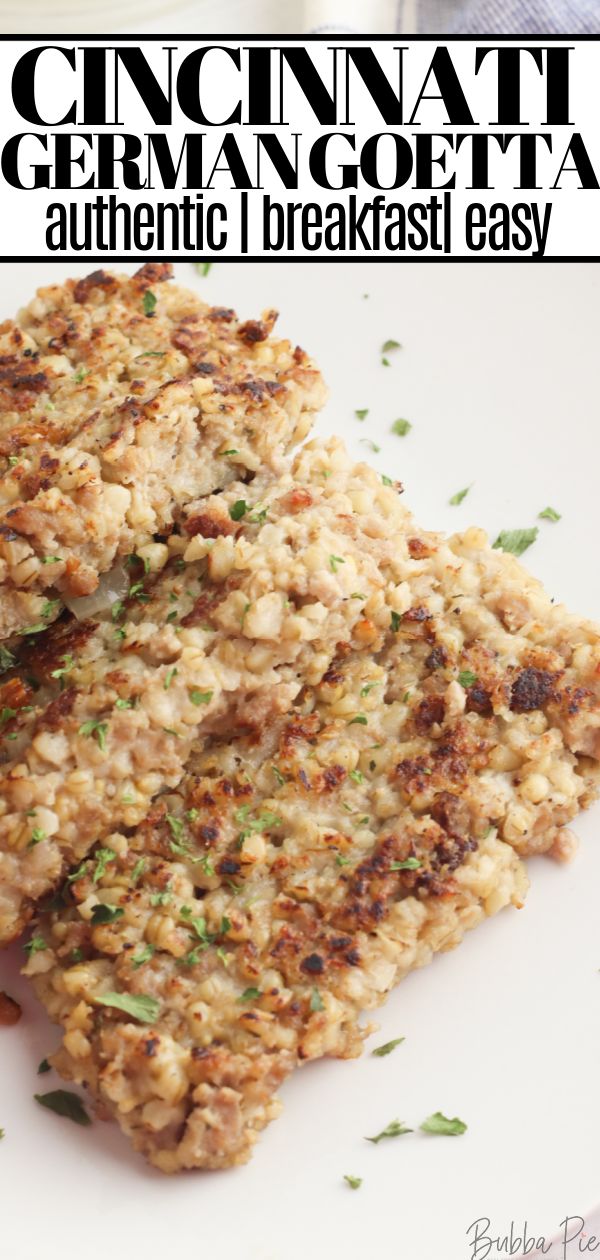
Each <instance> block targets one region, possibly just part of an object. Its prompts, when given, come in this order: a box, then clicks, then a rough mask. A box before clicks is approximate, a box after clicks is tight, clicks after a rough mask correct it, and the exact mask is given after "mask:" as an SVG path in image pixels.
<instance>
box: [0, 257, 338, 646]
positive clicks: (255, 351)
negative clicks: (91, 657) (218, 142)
mask: <svg viewBox="0 0 600 1260" xmlns="http://www.w3.org/2000/svg"><path fill="white" fill-rule="evenodd" d="M170 275H171V268H170V266H169V265H167V264H163V263H161V264H146V265H145V266H144V267H142V268H141V270H140V271H138V272H137V273H136V274H135V275H134V276H133V277H128V276H120V277H119V276H114V275H111V274H108V273H106V272H104V271H97V272H94V273H93V274H92V275H91V276H88V277H87V278H86V279H85V280H79V281H77V282H76V281H73V280H69V281H67V282H66V283H65V284H64V285H54V286H51V287H49V288H46V289H41V290H40V291H39V293H38V295H37V297H36V298H35V299H34V301H33V302H32V303H31V304H30V306H29V307H27V308H26V309H25V310H24V311H23V312H22V313H21V315H20V316H19V318H18V320H17V322H16V323H13V322H12V321H7V322H6V323H5V324H4V325H2V326H1V327H0V639H3V638H4V639H5V638H7V637H10V636H14V635H17V634H20V633H22V632H23V631H24V630H25V628H26V627H28V626H30V625H32V624H35V623H36V622H38V621H39V619H40V616H42V615H43V610H44V608H45V606H46V599H45V596H44V592H47V591H48V589H49V588H52V594H53V596H54V597H56V596H58V597H60V598H65V599H67V600H72V599H76V598H79V597H82V596H87V595H89V594H91V593H92V592H93V591H94V590H95V589H96V587H97V585H98V579H99V575H100V574H102V573H104V572H106V571H107V570H108V569H110V567H111V566H112V564H113V563H114V561H115V557H118V556H122V555H124V554H126V553H128V552H132V551H139V550H140V549H142V548H144V547H146V546H148V545H149V546H150V547H151V545H152V542H153V539H154V536H155V535H157V534H159V535H162V534H167V533H169V532H170V531H171V530H172V529H173V527H174V525H176V524H177V522H178V521H179V520H180V519H181V518H182V517H185V515H186V512H187V513H188V514H189V513H190V512H192V513H193V512H194V511H195V509H194V507H193V506H192V505H194V503H195V502H196V501H197V500H198V499H200V498H201V497H202V496H204V495H208V494H211V493H213V492H214V491H215V490H218V489H220V488H222V487H224V486H226V485H228V484H229V483H231V482H233V481H236V480H238V479H241V478H243V479H244V480H246V479H248V478H251V477H252V476H253V475H254V474H255V473H256V471H257V470H258V469H262V470H263V471H266V470H272V471H273V470H274V471H280V470H281V469H282V462H281V461H282V456H283V454H284V452H285V451H287V450H289V449H290V448H291V447H292V446H293V445H294V443H296V442H298V441H300V440H301V439H302V438H304V437H305V436H306V434H307V433H308V431H309V429H310V425H311V422H312V416H313V413H314V411H315V409H317V408H318V407H320V406H321V404H322V402H323V399H324V395H325V391H324V386H323V382H322V379H321V376H320V374H319V372H318V371H317V370H316V368H315V367H314V365H313V364H312V363H311V361H310V360H309V359H308V357H307V356H306V355H305V354H304V352H303V351H302V350H300V349H299V348H294V346H292V345H291V344H290V342H288V341H278V340H276V339H275V338H273V337H272V336H271V330H272V327H273V324H274V322H275V318H276V312H273V311H268V312H266V313H265V314H264V316H263V317H262V319H261V320H256V321H247V322H245V323H241V322H240V321H239V320H238V319H237V317H236V315H235V312H234V311H231V310H228V309H225V308H222V307H210V306H208V305H206V303H204V302H202V301H201V300H200V299H199V298H198V296H197V295H196V294H194V293H190V292H188V291H186V290H184V289H180V288H178V287H177V286H175V285H171V284H168V283H167V281H168V280H169V277H170ZM55 608H56V610H57V611H58V609H59V608H60V603H57V604H56V605H55Z"/></svg>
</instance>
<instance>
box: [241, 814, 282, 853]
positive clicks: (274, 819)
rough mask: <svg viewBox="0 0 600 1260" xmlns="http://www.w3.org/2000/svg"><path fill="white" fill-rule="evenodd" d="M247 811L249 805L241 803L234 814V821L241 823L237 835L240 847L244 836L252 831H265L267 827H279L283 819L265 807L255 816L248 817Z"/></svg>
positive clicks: (249, 834)
mask: <svg viewBox="0 0 600 1260" xmlns="http://www.w3.org/2000/svg"><path fill="white" fill-rule="evenodd" d="M249 813H250V806H249V805H241V806H240V808H239V809H236V811H235V814H234V818H235V821H236V822H237V823H241V824H242V831H240V834H239V836H238V846H239V847H241V845H242V844H243V842H244V840H245V839H246V837H247V836H251V835H252V834H253V833H254V832H261V831H265V830H266V829H267V828H268V827H281V825H282V822H283V819H282V818H280V817H279V815H278V814H274V813H273V812H272V810H270V809H265V810H264V811H263V813H262V814H259V815H258V817H257V818H249V817H248V815H249Z"/></svg>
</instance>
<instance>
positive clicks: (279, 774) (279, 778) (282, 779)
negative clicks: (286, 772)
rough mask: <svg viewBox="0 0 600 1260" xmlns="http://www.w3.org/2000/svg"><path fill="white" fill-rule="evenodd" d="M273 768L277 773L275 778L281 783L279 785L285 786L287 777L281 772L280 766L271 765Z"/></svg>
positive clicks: (274, 772)
mask: <svg viewBox="0 0 600 1260" xmlns="http://www.w3.org/2000/svg"><path fill="white" fill-rule="evenodd" d="M271 770H272V771H273V774H274V775H275V778H276V780H277V783H278V784H279V787H283V785H284V783H285V779H284V777H283V775H282V773H281V770H280V769H279V766H271Z"/></svg>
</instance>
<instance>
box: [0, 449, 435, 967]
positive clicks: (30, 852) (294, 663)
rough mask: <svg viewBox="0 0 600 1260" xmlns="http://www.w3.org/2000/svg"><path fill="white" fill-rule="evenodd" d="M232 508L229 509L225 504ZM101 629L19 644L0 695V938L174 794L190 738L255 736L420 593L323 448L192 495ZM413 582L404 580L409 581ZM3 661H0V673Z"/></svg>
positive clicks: (391, 539)
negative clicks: (285, 468) (217, 733)
mask: <svg viewBox="0 0 600 1260" xmlns="http://www.w3.org/2000/svg"><path fill="white" fill-rule="evenodd" d="M242 496H243V497H242ZM201 509H202V510H201V511H200V512H199V513H196V514H194V515H190V516H189V517H188V519H187V521H186V523H185V525H184V526H183V527H182V532H180V533H177V534H172V535H171V536H170V538H169V539H168V542H165V543H162V544H154V547H153V551H152V564H153V565H154V566H155V569H156V567H159V566H161V565H162V566H163V567H162V568H160V571H159V572H156V571H152V570H150V571H149V572H148V573H146V572H145V567H146V566H145V565H144V564H141V563H140V562H139V561H138V560H135V559H134V563H133V567H132V568H131V570H130V578H129V585H128V589H127V592H126V594H125V596H124V598H123V599H121V600H115V601H114V602H113V604H112V606H111V607H110V608H109V610H108V611H106V612H105V614H104V615H103V616H99V617H98V618H97V619H96V620H94V621H90V620H88V621H84V622H78V621H76V620H75V619H74V618H73V617H70V616H68V615H66V614H65V615H63V617H62V619H61V620H60V621H57V622H56V623H54V624H53V625H52V626H51V627H50V628H48V629H44V627H43V625H40V627H38V629H39V633H37V634H30V635H29V636H27V637H26V638H25V641H24V644H23V646H22V650H21V654H20V657H19V660H18V662H16V663H14V664H13V665H12V667H10V668H9V669H8V671H7V673H6V674H5V676H4V677H5V681H4V683H3V684H2V686H1V688H0V732H1V734H2V739H1V742H0V747H1V749H2V758H3V764H1V765H0V797H1V799H2V812H1V813H0V941H1V942H3V943H6V942H8V941H10V940H11V939H13V938H14V937H15V936H16V935H17V934H18V933H19V931H20V930H21V929H22V927H23V926H24V924H25V922H26V921H27V919H28V918H29V917H30V915H31V913H32V910H33V908H34V905H35V903H36V902H37V901H38V900H39V899H40V898H41V897H43V896H45V894H46V893H47V892H48V891H49V890H50V889H51V888H52V887H53V886H54V885H56V883H57V882H59V881H60V880H61V879H62V878H63V877H64V875H65V874H66V871H67V869H68V868H69V867H70V866H72V865H73V864H77V863H78V862H79V861H80V860H81V859H82V858H83V857H84V856H85V855H86V854H87V852H88V851H89V849H90V848H91V846H92V845H93V844H94V843H95V842H96V841H97V840H99V839H101V838H102V836H104V835H106V834H107V833H108V832H109V831H113V830H115V829H118V828H120V827H123V826H126V827H131V826H135V825H136V824H137V823H138V822H139V821H140V820H141V819H142V818H143V817H144V815H145V813H146V811H147V809H148V806H149V804H150V802H151V801H152V799H153V797H154V796H155V795H156V794H157V792H159V791H161V790H163V789H164V788H165V787H173V786H175V785H176V784H177V782H178V781H179V779H180V778H181V775H182V773H183V769H184V766H185V763H186V760H187V758H188V756H189V754H190V750H191V748H192V746H193V744H194V741H196V740H197V738H198V736H199V734H201V733H202V732H210V731H211V730H214V729H216V728H217V727H219V726H220V727H222V728H223V729H227V723H228V722H231V720H232V719H233V716H234V715H237V719H238V720H245V721H247V722H249V723H251V722H253V721H259V722H260V723H261V724H262V723H264V724H268V723H269V722H270V721H271V720H272V718H273V716H274V715H276V714H277V713H278V712H281V711H285V710H287V709H289V707H290V705H291V704H292V703H293V701H294V699H295V697H296V696H297V695H298V693H299V692H300V690H301V688H302V687H303V686H304V685H307V684H308V685H310V684H311V683H313V682H315V681H318V679H320V678H321V677H322V675H323V674H324V673H325V671H326V670H327V668H328V666H329V664H330V662H331V660H332V658H333V656H334V655H335V653H336V650H337V647H338V644H340V643H349V644H351V645H352V646H355V647H359V646H368V647H370V648H371V649H372V650H377V648H378V647H380V646H381V645H382V643H383V641H384V637H385V634H386V632H387V630H388V628H389V625H390V621H391V618H392V614H393V615H394V616H398V617H399V616H400V615H401V614H402V612H403V611H405V610H406V609H408V608H409V606H410V604H411V603H412V602H413V600H414V599H415V598H420V596H421V595H423V597H424V596H425V594H426V593H427V592H426V589H425V588H426V586H427V583H428V581H429V578H428V576H427V575H425V576H424V577H423V576H422V575H421V572H420V569H419V565H418V564H416V562H415V561H414V560H413V559H412V558H411V555H410V548H409V540H410V538H411V536H412V534H413V525H412V521H411V518H410V515H409V514H408V512H407V511H406V509H405V508H404V507H403V506H402V503H401V501H400V499H399V497H398V494H397V492H396V490H395V489H394V488H391V487H388V486H385V485H383V484H382V482H381V479H380V478H379V477H378V476H377V474H375V473H374V472H373V471H372V470H371V469H369V468H367V467H366V466H365V465H358V466H354V465H353V464H352V461H351V460H350V459H349V458H348V456H347V454H346V452H345V451H344V449H343V447H342V446H341V444H340V443H338V442H337V441H335V440H332V441H330V442H328V443H325V444H318V443H316V444H314V445H313V446H311V447H308V448H305V450H303V451H302V452H301V453H300V454H299V456H298V457H297V459H296V461H295V463H294V466H293V468H292V470H291V471H290V472H288V473H286V474H284V475H282V476H281V477H280V478H275V479H273V478H268V477H266V476H265V477H263V476H259V477H257V478H256V479H255V480H254V481H253V482H252V483H251V484H250V485H249V486H245V485H244V484H242V483H237V484H235V485H234V486H232V487H230V488H228V489H227V490H226V491H225V492H223V493H222V494H220V495H219V496H215V497H213V498H209V499H207V500H204V501H203V502H202V505H201ZM413 578H414V581H413ZM8 664H9V665H11V662H10V661H9V662H8Z"/></svg>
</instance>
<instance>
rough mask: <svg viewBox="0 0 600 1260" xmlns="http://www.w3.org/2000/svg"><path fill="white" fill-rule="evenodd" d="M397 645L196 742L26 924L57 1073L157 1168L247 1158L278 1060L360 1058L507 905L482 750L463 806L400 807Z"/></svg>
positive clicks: (513, 872)
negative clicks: (365, 1014)
mask: <svg viewBox="0 0 600 1260" xmlns="http://www.w3.org/2000/svg"><path fill="white" fill-rule="evenodd" d="M406 646H407V648H408V653H407V655H406V656H404V655H403V653H401V652H398V651H397V650H396V648H394V650H390V651H389V652H388V653H384V654H382V656H381V660H379V659H374V658H373V657H372V656H371V655H370V654H369V653H368V652H362V653H352V652H351V653H350V654H349V655H345V654H344V653H342V654H340V656H339V657H338V658H337V660H336V661H335V663H334V664H333V666H332V667H331V668H330V670H329V671H328V674H327V675H326V676H325V678H324V679H323V682H322V683H321V685H320V686H317V687H316V688H308V689H306V691H305V693H304V695H303V698H302V703H301V704H300V705H299V706H298V707H297V708H296V711H295V712H294V713H293V714H292V715H288V717H286V718H280V719H277V720H275V721H273V722H272V723H271V724H270V725H269V727H268V728H267V729H265V728H264V726H263V725H262V724H260V723H255V725H254V728H253V729H252V730H250V731H248V732H247V733H244V734H240V735H237V736H236V737H235V738H230V737H228V736H224V737H223V738H220V739H219V738H214V739H212V740H211V741H210V743H209V745H208V746H207V747H206V748H205V749H204V751H203V752H201V753H199V754H198V755H197V756H196V757H195V758H194V759H193V762H192V763H191V765H190V767H189V769H188V773H187V775H186V777H185V779H184V781H183V783H182V785H181V787H180V789H179V790H178V791H177V792H175V793H169V794H166V795H165V796H163V797H162V798H160V799H159V800H158V801H156V802H155V803H154V805H153V807H152V809H151V811H150V813H149V815H148V816H147V818H146V820H145V821H144V823H143V824H142V825H141V826H140V827H139V828H138V829H137V830H136V831H135V832H134V833H133V834H132V835H129V836H127V835H125V834H124V833H114V834H112V835H110V836H109V837H108V838H107V840H106V841H105V843H104V845H103V847H102V848H100V849H96V850H95V851H94V853H93V854H91V856H90V858H89V859H88V860H87V861H85V862H84V863H83V865H82V866H81V867H80V868H79V869H78V870H77V871H74V872H72V873H71V875H70V877H69V880H68V882H67V884H66V885H65V888H64V891H63V905H62V907H61V908H60V909H57V910H55V911H54V912H52V913H49V914H46V915H44V916H43V917H42V919H41V921H40V923H39V925H38V927H37V928H36V932H35V936H34V937H33V938H32V941H31V943H30V945H29V947H28V949H29V959H28V962H27V965H26V967H25V973H26V974H27V975H29V976H31V977H32V978H33V982H34V986H35V989H36V992H37V994H38V996H39V997H40V998H41V1000H42V1002H43V1003H44V1005H45V1007H46V1009H47V1011H48V1013H49V1015H50V1016H51V1018H52V1019H53V1020H55V1021H56V1022H58V1023H59V1024H61V1025H62V1026H63V1039H62V1045H61V1047H60V1049H59V1050H58V1051H57V1053H56V1054H55V1055H53V1056H52V1057H51V1061H52V1063H53V1065H54V1066H55V1067H56V1068H57V1070H58V1071H59V1072H60V1073H61V1074H62V1075H63V1076H64V1077H65V1078H66V1079H67V1080H69V1081H74V1082H76V1083H77V1084H79V1085H85V1086H86V1087H87V1088H89V1089H90V1090H91V1092H92V1095H93V1096H94V1098H95V1099H96V1101H97V1102H98V1103H99V1104H100V1107H101V1110H102V1113H103V1114H106V1112H108V1113H110V1114H112V1115H113V1116H114V1117H115V1118H116V1119H117V1120H118V1122H119V1124H120V1125H121V1127H122V1129H123V1130H124V1132H125V1133H126V1134H127V1135H128V1137H129V1138H130V1139H131V1141H132V1143H133V1145H134V1147H135V1149H136V1150H138V1151H140V1152H142V1153H143V1154H144V1155H145V1156H146V1157H147V1158H148V1159H149V1160H150V1161H151V1162H152V1163H153V1164H155V1165H156V1166H157V1167H158V1168H160V1169H162V1170H163V1171H164V1172H175V1171H177V1170H180V1169H184V1168H223V1167H227V1166H228V1165H231V1164H237V1163H240V1162H243V1161H244V1160H246V1159H247V1158H248V1155H249V1154H250V1152H251V1149H252V1146H253V1143H254V1142H255V1140H256V1137H257V1133H258V1131H259V1130H260V1129H262V1128H263V1126H264V1125H265V1124H266V1123H267V1122H268V1121H269V1120H270V1119H271V1118H273V1117H274V1116H276V1115H277V1114H278V1110H279V1104H278V1101H277V1097H276V1093H277V1089H278V1087H279V1085H280V1084H281V1082H282V1081H283V1080H284V1078H285V1077H286V1076H287V1075H288V1074H289V1073H290V1072H291V1071H292V1069H293V1068H294V1067H296V1066H298V1065H300V1064H302V1063H304V1062H306V1061H308V1060H310V1059H316V1058H319V1057H321V1056H323V1055H334V1056H341V1057H349V1056H353V1055H356V1054H358V1053H359V1052H360V1049H361V1045H362V1038H363V1036H364V1029H361V1028H360V1026H359V1023H358V1018H359V1015H360V1012H361V1011H362V1010H365V1009H371V1008H373V1007H375V1006H377V1005H378V1004H379V1003H381V1002H382V1001H383V1000H384V998H385V995H386V994H387V993H388V991H389V990H390V989H391V987H392V986H393V985H394V984H396V983H397V981H398V980H400V979H401V978H402V977H403V976H404V975H405V974H406V973H407V972H408V971H410V970H412V969H413V968H415V967H418V966H421V965H423V964H424V963H426V962H428V961H429V960H430V959H431V957H432V955H433V954H434V953H436V952H437V951H440V950H447V949H450V948H452V947H453V946H454V945H456V944H457V943H458V942H459V941H460V940H461V938H462V936H463V934H464V933H465V932H466V931H467V929H469V928H472V927H474V926H476V925H477V924H478V923H480V922H481V921H482V920H483V919H485V918H486V916H488V915H491V914H493V913H495V912H496V911H498V910H500V909H501V908H502V907H504V906H507V905H510V904H511V903H512V904H514V905H517V906H518V905H520V904H521V903H522V900H523V897H524V895H525V891H526V887H527V879H526V874H525V869H524V866H523V864H522V862H521V860H520V858H519V857H518V855H517V854H516V853H515V851H514V849H513V848H512V847H511V846H510V845H508V844H506V843H505V842H503V841H502V840H500V839H499V838H498V835H497V831H496V829H495V828H494V827H490V824H489V821H488V816H487V813H486V808H485V805H486V796H485V791H484V790H483V784H482V778H481V774H480V768H479V766H478V765H477V763H476V762H474V763H473V762H472V763H471V764H470V765H469V766H468V768H466V769H465V783H464V784H463V788H464V789H466V788H467V786H468V789H469V792H470V795H471V805H472V809H471V811H470V812H469V810H468V809H467V808H466V807H465V809H464V810H463V808H462V800H463V797H462V795H460V794H459V795H457V797H456V806H455V807H453V806H452V803H451V801H450V799H449V793H447V792H444V791H442V792H440V794H439V798H438V802H437V806H436V807H434V808H432V809H430V810H429V811H425V812H423V813H421V814H416V813H414V812H413V810H411V808H410V806H409V805H407V804H405V802H404V793H403V787H402V784H401V781H400V780H398V779H397V778H396V776H395V773H394V768H393V767H394V763H395V761H396V760H397V759H398V758H399V757H401V755H402V746H401V738H402V736H401V733H402V730H403V726H404V724H405V722H406V720H407V704H406V702H405V700H404V699H403V698H402V689H403V688H404V687H405V686H406V678H407V675H410V676H411V677H413V678H414V674H415V669H416V662H415V659H414V654H413V650H412V643H411V638H410V635H409V636H408V638H407V641H406ZM417 655H421V656H422V653H417ZM421 664H422V665H423V668H424V670H425V672H426V668H425V667H424V662H423V661H422V662H421ZM399 732H400V734H399ZM382 758H386V760H388V761H389V764H390V770H389V772H384V771H383V769H382ZM478 799H479V801H480V809H479V812H478V811H477V809H476V802H477V800H478Z"/></svg>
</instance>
